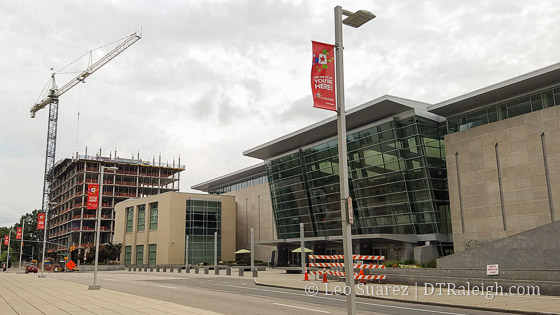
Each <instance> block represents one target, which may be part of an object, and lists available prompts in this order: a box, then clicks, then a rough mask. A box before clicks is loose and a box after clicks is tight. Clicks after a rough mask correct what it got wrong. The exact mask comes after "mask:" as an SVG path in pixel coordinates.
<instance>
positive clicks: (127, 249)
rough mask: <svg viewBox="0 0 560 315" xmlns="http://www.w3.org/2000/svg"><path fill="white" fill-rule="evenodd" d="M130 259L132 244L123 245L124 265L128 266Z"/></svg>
mask: <svg viewBox="0 0 560 315" xmlns="http://www.w3.org/2000/svg"><path fill="white" fill-rule="evenodd" d="M131 259H132V246H125V247H124V265H125V266H130V262H131Z"/></svg>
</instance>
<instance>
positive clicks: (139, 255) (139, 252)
mask: <svg viewBox="0 0 560 315" xmlns="http://www.w3.org/2000/svg"><path fill="white" fill-rule="evenodd" d="M143 264H144V245H136V265H138V266H140V265H143Z"/></svg>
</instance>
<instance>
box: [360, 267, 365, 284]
mask: <svg viewBox="0 0 560 315" xmlns="http://www.w3.org/2000/svg"><path fill="white" fill-rule="evenodd" d="M358 275H359V276H363V275H364V269H360V273H359V274H358ZM358 281H359V282H360V283H366V280H365V279H359V280H358Z"/></svg>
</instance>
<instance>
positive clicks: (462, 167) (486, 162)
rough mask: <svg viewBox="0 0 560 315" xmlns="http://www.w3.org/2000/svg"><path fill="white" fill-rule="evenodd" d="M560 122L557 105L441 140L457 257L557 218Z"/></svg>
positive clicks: (559, 211)
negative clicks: (443, 148)
mask: <svg viewBox="0 0 560 315" xmlns="http://www.w3.org/2000/svg"><path fill="white" fill-rule="evenodd" d="M559 117H560V107H558V106H556V107H551V108H547V109H543V110H540V111H536V112H532V113H528V114H525V115H521V116H518V117H514V118H510V119H507V120H502V121H498V122H495V123H491V124H488V125H484V126H479V127H475V128H472V129H469V130H465V131H460V132H457V133H453V134H449V135H447V136H446V137H445V143H446V160H447V173H448V180H449V182H448V184H449V198H450V203H451V222H452V226H453V240H454V247H455V251H456V252H460V251H463V250H466V249H469V248H473V247H476V246H477V245H479V244H484V243H488V242H492V241H495V240H497V239H501V238H503V237H507V236H510V235H514V234H517V233H520V232H523V231H526V230H529V229H532V228H535V227H538V226H542V225H544V224H547V223H550V222H552V217H554V218H556V220H557V219H558V218H560V210H559V208H560V125H559ZM541 135H542V136H541ZM543 140H544V141H543ZM543 143H544V145H543ZM544 154H546V155H547V159H548V163H547V165H548V173H547V172H546V171H545V159H544ZM498 165H499V167H498ZM547 175H548V179H549V181H550V190H549V189H548V186H547ZM549 193H550V198H549ZM551 204H552V208H551Z"/></svg>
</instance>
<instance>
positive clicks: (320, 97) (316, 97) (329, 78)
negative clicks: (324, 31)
mask: <svg viewBox="0 0 560 315" xmlns="http://www.w3.org/2000/svg"><path fill="white" fill-rule="evenodd" d="M312 43H313V66H312V67H311V91H312V92H313V107H317V108H322V109H328V110H333V111H336V91H335V68H334V45H330V44H324V43H319V42H312Z"/></svg>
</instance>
